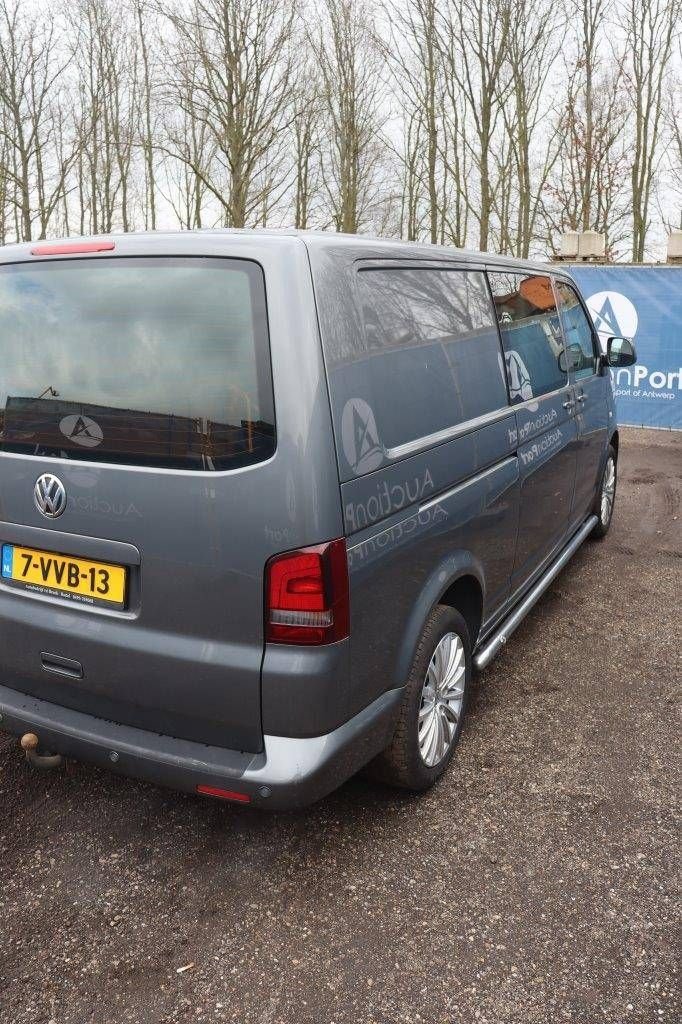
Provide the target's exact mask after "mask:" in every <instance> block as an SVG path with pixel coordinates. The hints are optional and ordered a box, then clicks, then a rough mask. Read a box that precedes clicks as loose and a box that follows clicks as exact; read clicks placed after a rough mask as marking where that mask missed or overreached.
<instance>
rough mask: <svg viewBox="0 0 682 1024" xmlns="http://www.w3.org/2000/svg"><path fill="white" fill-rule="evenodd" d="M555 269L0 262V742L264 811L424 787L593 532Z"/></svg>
mask: <svg viewBox="0 0 682 1024" xmlns="http://www.w3.org/2000/svg"><path fill="white" fill-rule="evenodd" d="M634 359H635V355H634V350H633V348H632V345H631V343H630V341H629V340H628V339H621V338H618V339H610V341H609V344H608V351H607V352H606V353H605V354H602V353H601V352H600V348H599V344H598V340H597V337H596V335H595V332H594V330H593V327H592V324H591V321H590V318H589V316H588V314H587V312H586V310H585V306H584V303H583V300H582V299H581V297H580V294H579V292H578V290H577V288H576V286H575V284H574V282H573V281H572V280H571V278H570V277H569V276H568V275H567V274H566V273H564V272H563V271H562V270H561V269H552V270H550V269H548V268H547V267H543V266H533V265H531V264H529V263H525V262H519V261H514V260H508V259H502V258H497V257H494V256H491V255H489V254H472V253H465V252H461V251H457V250H452V249H446V248H437V247H433V246H424V245H413V244H402V243H393V242H382V241H372V240H369V239H363V238H356V237H348V236H342V235H334V234H297V233H295V232H282V233H279V232H248V231H245V232H235V231H209V232H195V233H168V234H139V235H135V234H130V235H121V236H116V237H115V238H108V239H100V238H95V239H88V240H83V239H80V240H74V241H69V242H59V243H40V244H33V245H31V244H27V245H16V246H8V247H5V248H4V249H2V250H0V410H1V411H0V545H1V548H2V574H1V576H0V636H1V638H2V648H1V655H0V666H1V669H2V671H1V674H0V719H1V721H0V728H2V729H5V730H8V731H9V732H12V733H15V734H17V735H19V736H21V737H22V746H23V747H24V750H25V751H26V756H27V757H28V759H29V761H31V762H32V763H33V764H34V765H36V766H38V767H52V766H53V765H55V764H58V763H59V762H60V761H61V759H62V757H63V756H67V757H74V758H78V759H81V760H83V761H86V762H91V763H93V764H96V765H100V766H104V767H108V768H111V769H114V770H116V771H118V772H122V773H125V774H128V775H132V776H137V777H140V778H144V779H148V780H151V781H153V782H156V783H163V784H166V785H170V786H174V787H177V788H178V789H182V790H187V791H191V792H198V793H202V794H206V795H209V796H214V797H218V798H222V799H226V800H233V801H237V802H240V803H244V804H246V803H250V804H254V805H259V806H262V807H272V808H284V807H292V806H296V805H301V804H306V803H309V802H311V801H313V800H316V799H318V798H320V797H322V796H324V795H325V794H327V793H329V792H330V791H331V790H332V789H334V788H335V787H336V786H338V785H339V784H340V783H341V782H343V781H344V780H345V779H348V778H349V777H350V776H351V775H352V774H353V773H355V772H356V771H358V769H360V768H362V767H364V766H367V765H369V766H370V769H371V771H372V772H373V773H374V774H375V775H376V776H378V777H380V778H381V779H384V780H386V781H388V782H390V783H394V784H397V785H400V786H403V787H408V788H409V789H413V790H421V789H425V788H427V787H428V786H430V785H432V784H433V783H434V782H435V781H436V780H437V779H438V777H439V776H440V775H441V774H442V773H443V772H444V770H445V769H446V767H447V765H448V763H449V761H450V759H451V757H452V754H453V751H454V749H455V746H456V744H457V740H458V738H459V734H460V730H461V728H462V722H463V719H464V714H465V711H466V706H467V700H468V697H469V692H470V689H471V685H472V674H473V672H474V669H475V668H477V669H481V668H483V667H484V666H485V665H486V664H487V663H488V662H489V661H490V660H491V658H492V657H493V656H494V655H495V654H496V653H497V652H498V650H499V649H500V647H501V646H502V645H503V644H504V643H505V641H506V640H507V639H508V637H509V636H510V634H511V633H512V631H513V630H514V628H515V627H516V625H517V624H518V623H519V622H520V621H521V619H522V618H523V616H524V615H525V614H526V612H527V611H528V609H529V608H530V607H531V606H532V604H533V603H534V602H535V601H536V600H537V598H538V597H539V596H540V594H541V593H542V591H543V590H545V589H546V587H547V586H548V585H549V583H550V582H551V581H552V579H553V578H554V577H555V576H556V574H557V573H558V572H559V570H560V569H561V567H562V566H563V565H564V564H565V563H566V561H567V560H568V559H569V558H570V557H571V555H572V554H573V553H574V552H575V550H576V549H577V548H578V546H579V545H580V544H581V542H582V541H583V540H584V539H585V538H586V537H587V536H588V535H592V536H596V537H603V536H604V534H605V533H606V531H607V530H608V528H609V524H610V522H611V515H612V511H613V502H614V497H615V490H616V468H617V461H618V430H617V425H616V418H615V412H614V402H613V396H612V388H611V380H610V374H609V367H610V366H625V365H629V364H631V363H632V362H633V361H634Z"/></svg>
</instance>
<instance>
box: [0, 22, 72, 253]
mask: <svg viewBox="0 0 682 1024" xmlns="http://www.w3.org/2000/svg"><path fill="white" fill-rule="evenodd" d="M1 10H2V13H1V14H0V143H1V145H2V150H3V153H4V163H3V177H4V179H5V187H4V195H5V198H6V201H9V202H10V203H11V204H12V205H13V206H14V208H15V211H16V224H15V232H16V235H17V237H19V238H23V239H26V240H29V239H32V238H33V237H34V235H35V230H36V227H37V230H38V232H39V234H40V235H41V236H42V235H44V234H45V232H46V231H47V227H48V223H49V221H50V218H51V217H52V215H53V213H54V211H55V210H56V208H57V206H58V204H59V202H60V198H61V196H62V194H63V192H64V187H65V179H66V176H67V174H68V172H69V169H70V167H71V165H72V164H73V162H74V160H75V156H76V148H75V147H74V146H67V145H65V139H64V134H63V128H64V123H65V113H64V111H65V100H64V95H63V87H64V72H65V68H66V66H67V64H68V60H65V59H64V56H63V54H60V52H59V50H58V41H57V31H56V25H55V22H54V19H52V18H51V17H49V16H47V15H45V16H43V15H41V16H40V17H37V16H34V17H31V18H29V17H27V16H25V15H24V14H23V13H22V10H21V7H20V5H19V3H15V4H9V3H5V4H3V5H2V9H1Z"/></svg>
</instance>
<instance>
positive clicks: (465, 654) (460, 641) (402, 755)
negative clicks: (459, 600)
mask: <svg viewBox="0 0 682 1024" xmlns="http://www.w3.org/2000/svg"><path fill="white" fill-rule="evenodd" d="M446 638H447V639H446ZM455 638H456V639H455ZM441 643H442V645H443V646H442V647H441V648H440V651H441V660H440V663H437V662H436V661H434V667H433V671H432V672H431V679H430V680H429V683H430V685H429V687H428V692H426V691H425V687H426V685H427V678H426V677H427V673H429V670H430V666H431V661H432V658H435V657H436V652H437V649H438V648H439V644H441ZM458 645H459V646H458ZM443 654H446V655H447V654H450V655H451V658H452V661H451V664H452V665H453V666H454V667H455V668H454V672H453V671H451V673H450V679H451V680H452V681H451V682H450V684H449V685H450V689H449V690H443V691H442V692H441V695H440V697H439V699H438V700H435V701H432V700H431V693H434V692H435V691H434V687H433V681H434V676H438V675H439V669H440V674H442V671H443V668H442V667H443V665H444V664H445V663H444V661H443V659H442V655H443ZM458 663H459V664H462V663H463V666H464V672H463V673H460V671H459V668H457V667H456V666H457V665H458ZM471 679H472V660H471V640H470V638H469V630H468V629H467V624H466V622H465V621H464V619H463V618H462V616H461V615H460V613H459V612H458V611H455V609H454V608H449V607H447V606H446V605H436V607H435V608H434V609H433V611H432V612H431V614H430V615H429V617H428V619H427V621H426V625H425V626H424V631H423V633H422V636H421V640H420V641H419V646H418V647H417V652H416V654H415V657H414V662H413V664H412V669H411V671H410V675H409V678H408V680H407V684H406V686H405V693H404V695H403V700H402V703H401V705H400V711H399V713H398V719H397V722H396V727H395V732H394V734H393V739H392V741H391V743H390V744H389V746H388V747H387V748H386V750H384V751H383V753H381V754H380V755H379V756H378V757H377V758H375V760H374V761H373V762H372V764H371V765H370V766H369V773H370V775H371V776H372V777H373V778H375V779H379V780H380V781H381V782H386V783H388V784H389V785H393V786H400V787H402V788H404V789H411V790H413V791H415V792H419V791H422V790H425V789H429V788H430V787H431V786H433V784H434V783H435V782H437V781H438V779H439V778H440V777H441V775H442V774H443V773H444V772H445V770H446V768H447V767H448V765H449V764H450V761H451V760H452V756H453V754H454V752H455V748H456V746H457V743H458V742H459V737H460V735H461V732H462V725H463V722H464V716H465V713H466V708H467V704H468V700H469V693H470V690H471ZM445 681H446V682H448V674H447V671H446V672H445ZM460 690H463V693H462V696H461V703H460V702H459V701H460V698H459V696H458V694H459V691H460ZM446 692H449V693H450V694H452V698H451V700H450V701H445V700H444V699H443V696H442V695H443V694H444V693H446ZM446 704H447V708H445V705H446ZM457 707H459V709H458V711H457V710H456V709H457ZM429 709H430V710H429ZM420 712H421V713H422V714H421V726H420ZM455 716H456V724H455ZM420 728H421V736H422V744H421V745H420ZM427 729H431V730H432V731H433V730H436V731H438V730H440V732H439V736H438V737H437V738H435V737H432V739H433V743H432V746H434V747H435V749H433V750H431V749H429V744H428V742H427V740H428V737H427V735H426V730H427ZM450 730H452V731H450ZM438 739H442V741H443V742H446V741H447V748H446V750H445V752H444V753H443V755H442V756H440V757H439V756H438V752H439V747H440V744H439V743H438ZM425 748H426V754H427V755H428V754H429V753H430V754H431V759H432V760H433V758H435V760H434V761H433V763H429V759H428V756H425V753H424V750H425Z"/></svg>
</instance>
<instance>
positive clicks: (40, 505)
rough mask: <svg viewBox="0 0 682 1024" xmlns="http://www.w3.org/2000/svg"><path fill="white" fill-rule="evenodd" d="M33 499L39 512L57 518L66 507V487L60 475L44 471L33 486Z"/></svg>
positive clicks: (50, 517)
mask: <svg viewBox="0 0 682 1024" xmlns="http://www.w3.org/2000/svg"><path fill="white" fill-rule="evenodd" d="M33 500H34V501H35V503H36V508H37V509H38V511H39V512H42V514H43V515H44V516H47V518H48V519H56V518H57V516H60V515H61V514H62V512H63V511H64V509H65V508H66V488H65V487H64V484H63V483H62V482H61V480H60V479H59V477H56V476H52V473H43V475H42V476H39V477H38V479H37V480H36V485H35V487H34V488H33Z"/></svg>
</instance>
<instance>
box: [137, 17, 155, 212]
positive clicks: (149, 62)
mask: <svg viewBox="0 0 682 1024" xmlns="http://www.w3.org/2000/svg"><path fill="white" fill-rule="evenodd" d="M134 13H135V19H136V24H137V33H138V41H139V47H140V58H141V62H142V83H141V90H140V91H141V97H140V143H141V146H142V152H143V154H144V170H145V189H144V195H145V201H144V220H145V227H146V228H148V229H149V228H151V230H152V231H154V230H155V228H156V178H155V167H154V146H155V136H156V134H157V126H156V124H155V121H154V100H155V94H156V82H155V79H154V68H155V64H154V54H153V53H152V52H151V47H150V42H149V37H150V35H151V30H150V24H149V22H148V20H146V19H145V4H144V0H134Z"/></svg>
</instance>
